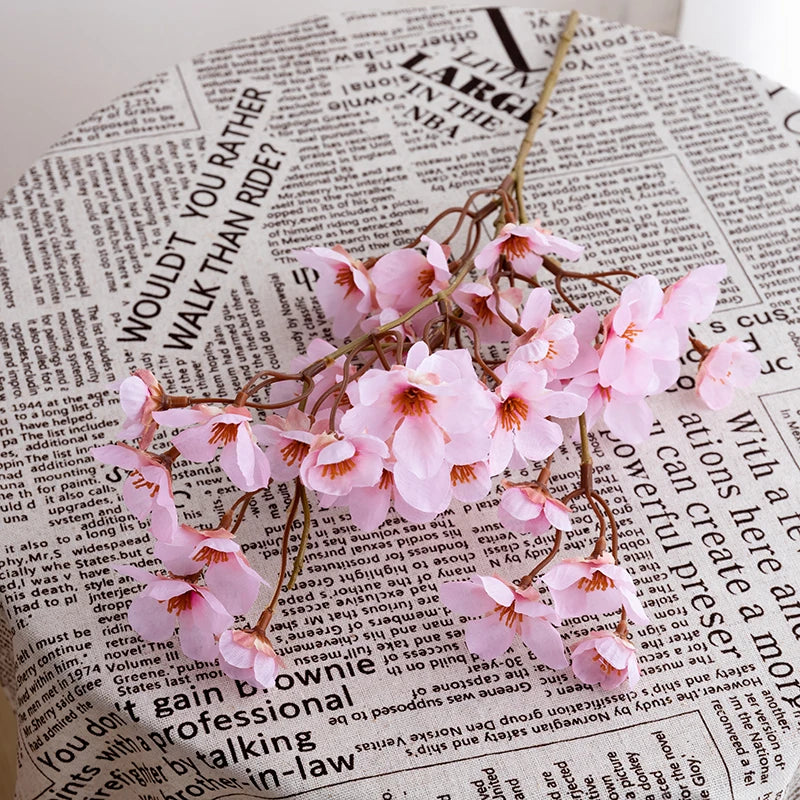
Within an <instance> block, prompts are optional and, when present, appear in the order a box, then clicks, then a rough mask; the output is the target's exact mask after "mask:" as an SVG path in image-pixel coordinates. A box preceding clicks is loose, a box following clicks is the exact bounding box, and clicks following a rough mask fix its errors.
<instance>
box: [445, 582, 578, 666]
mask: <svg viewBox="0 0 800 800" xmlns="http://www.w3.org/2000/svg"><path fill="white" fill-rule="evenodd" d="M439 596H440V598H441V601H442V603H443V605H445V606H446V607H447V608H449V609H450V610H451V611H454V612H455V613H456V614H459V615H461V616H463V617H475V616H479V615H480V619H473V620H470V621H469V622H468V623H467V626H466V629H465V630H466V642H467V648H468V649H469V651H470V653H475V654H476V655H478V656H480V657H481V658H483V659H485V660H487V661H491V660H492V659H495V658H499V657H500V656H502V655H503V653H505V652H506V651H507V650H508V648H509V647H511V643H512V642H513V640H514V636H515V635H517V634H518V635H519V636H521V637H522V641H523V642H524V643H525V644H526V645H527V647H528V648H529V649H530V650H531V652H532V653H533V654H534V655H535V656H536V657H537V658H538V659H539V660H540V661H541V662H542V663H544V664H546V665H547V666H548V667H552V668H553V669H564V667H566V666H567V659H566V656H565V655H564V645H563V644H562V643H561V637H560V636H559V634H558V631H557V630H556V629H555V628H554V627H553V626H554V625H558V624H559V622H560V620H559V618H558V615H557V614H556V613H554V612H553V609H552V608H550V607H549V606H546V605H545V604H544V603H542V602H540V601H539V593H538V590H537V589H536V588H534V587H530V588H528V589H525V590H519V589H517V588H516V587H515V586H512V585H511V584H510V583H506V581H504V580H502V579H501V578H498V577H497V576H492V577H488V576H484V575H473V576H472V578H471V579H470V580H468V581H454V582H452V583H444V584H442V585H441V586H440V587H439Z"/></svg>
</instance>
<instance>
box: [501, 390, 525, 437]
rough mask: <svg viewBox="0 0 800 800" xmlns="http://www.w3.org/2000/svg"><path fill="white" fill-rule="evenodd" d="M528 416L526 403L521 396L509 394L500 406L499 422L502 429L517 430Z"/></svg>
mask: <svg viewBox="0 0 800 800" xmlns="http://www.w3.org/2000/svg"><path fill="white" fill-rule="evenodd" d="M527 418H528V404H527V403H526V402H525V401H524V400H523V399H522V398H521V397H515V396H513V395H512V396H511V397H509V398H507V399H506V400H504V401H503V403H502V405H501V406H500V424H501V425H502V426H503V430H507V431H511V430H515V429H516V430H519V428H520V427H521V426H522V423H523V422H524V421H525V420H526V419H527Z"/></svg>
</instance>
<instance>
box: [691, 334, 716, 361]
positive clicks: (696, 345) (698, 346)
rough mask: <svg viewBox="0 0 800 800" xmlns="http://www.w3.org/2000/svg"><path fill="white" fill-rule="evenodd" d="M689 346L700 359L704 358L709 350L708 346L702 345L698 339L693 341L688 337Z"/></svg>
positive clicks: (692, 337)
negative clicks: (695, 351) (698, 354)
mask: <svg viewBox="0 0 800 800" xmlns="http://www.w3.org/2000/svg"><path fill="white" fill-rule="evenodd" d="M689 344H691V346H692V349H693V350H697V352H698V353H700V357H701V359H702V358H705V357H706V354H707V353H708V351H709V350H710V349H711V348H710V347H708V345H705V344H703V343H702V342H701V341H700V340H699V339H695V338H694V336H690V337H689Z"/></svg>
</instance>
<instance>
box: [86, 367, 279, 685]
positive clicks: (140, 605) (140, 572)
mask: <svg viewBox="0 0 800 800" xmlns="http://www.w3.org/2000/svg"><path fill="white" fill-rule="evenodd" d="M138 384H141V385H138ZM116 388H117V389H118V390H119V392H120V397H121V401H122V406H123V410H124V411H125V412H126V419H125V422H124V423H123V427H122V430H121V434H122V435H126V434H127V435H131V436H132V437H136V436H139V437H141V438H140V440H139V442H138V445H139V446H138V447H132V446H131V445H128V444H124V443H119V444H113V445H105V446H103V447H96V448H94V449H93V450H92V455H93V456H94V457H95V458H96V459H97V460H98V461H100V462H102V463H104V464H110V465H112V466H115V467H119V468H121V469H124V470H127V471H128V472H129V473H130V474H129V476H128V478H127V479H126V481H125V483H124V485H123V498H124V500H125V503H126V505H127V506H128V508H129V509H130V510H131V512H132V513H133V514H134V516H135V517H136V518H137V519H139V520H141V521H142V522H146V521H148V520H149V523H150V525H149V530H150V533H151V534H152V536H153V540H154V546H153V553H154V555H155V556H156V558H158V559H159V560H160V561H161V564H162V566H163V571H159V572H157V573H151V572H148V571H147V570H145V569H142V568H140V567H136V566H131V565H124V564H120V565H117V566H116V569H117V570H118V571H119V572H120V573H122V574H123V575H127V576H129V577H132V578H135V579H136V580H138V581H140V582H141V583H144V584H145V588H144V589H143V591H142V592H141V594H139V595H138V596H137V597H136V598H135V599H134V600H133V602H132V603H131V605H130V608H129V610H128V619H129V621H130V624H131V627H132V628H133V629H134V630H135V631H137V633H139V635H140V636H142V638H144V639H147V640H148V641H152V642H162V641H166V640H167V639H169V638H170V637H172V635H173V634H174V632H175V629H176V628H177V629H178V638H179V641H180V645H181V649H182V650H183V652H184V653H185V654H186V655H187V656H188V657H189V658H192V659H195V660H197V661H213V660H216V659H218V658H219V660H220V665H221V666H222V668H223V670H225V671H226V672H228V674H232V675H233V673H234V672H236V675H235V677H241V675H242V672H241V664H240V663H238V662H241V661H242V658H241V657H239V658H238V662H237V663H236V664H233V663H231V662H230V660H229V657H231V658H233V657H234V656H232V655H231V653H234V652H238V650H237V647H238V648H239V649H241V647H240V645H241V639H242V631H236V630H234V631H232V630H230V629H231V626H232V625H233V623H234V615H238V614H247V613H248V612H249V611H250V609H251V607H252V606H253V603H254V602H255V600H256V597H257V596H258V593H259V590H260V588H261V586H262V584H264V583H265V581H264V579H263V578H262V577H261V576H260V575H259V574H258V573H257V572H256V571H255V570H254V569H253V568H252V567H251V566H250V565H249V563H248V562H247V559H246V558H245V556H244V554H243V553H242V549H241V546H240V545H239V544H238V542H236V541H235V540H234V536H233V534H232V533H231V532H230V531H229V530H227V529H226V528H223V527H217V528H214V529H209V530H205V529H198V528H194V527H192V526H190V525H187V524H180V523H179V520H178V512H177V509H176V506H175V496H174V494H173V490H172V462H173V457H172V456H171V455H166V454H164V455H156V454H154V453H151V452H149V451H147V450H145V449H144V447H145V446H146V445H145V444H143V443H146V444H147V445H149V444H150V443H151V442H152V438H153V434H154V432H155V430H156V428H157V427H158V426H159V425H161V424H172V423H173V422H177V424H186V423H192V422H194V423H195V424H194V426H192V427H190V428H188V429H186V430H185V431H183V432H182V433H180V434H178V435H177V436H176V437H175V438H174V440H173V445H174V448H175V450H176V451H179V452H180V454H181V455H183V456H184V457H186V458H189V459H190V460H193V461H199V462H203V461H211V460H212V458H214V456H215V455H216V453H217V450H218V449H219V448H222V454H221V457H220V464H221V466H222V467H223V469H224V471H225V472H226V474H227V475H228V477H229V478H230V479H231V481H232V482H233V483H234V484H235V485H236V486H238V487H239V488H242V489H245V490H246V491H252V490H254V489H257V488H264V487H266V486H267V485H268V483H269V480H270V471H269V463H268V461H267V459H266V456H265V455H264V453H263V452H261V450H260V449H259V448H258V446H257V445H256V443H255V439H254V437H253V435H252V431H251V429H250V425H249V420H251V419H252V417H251V416H250V414H249V412H247V411H244V410H243V409H239V408H226V409H221V410H218V409H210V408H209V407H207V406H197V407H194V408H191V409H188V408H187V409H164V408H163V406H164V398H165V397H166V395H165V393H164V392H163V390H162V388H161V386H160V385H159V384H158V382H157V381H156V379H155V378H154V377H153V376H152V375H151V374H150V373H149V372H148V371H146V370H138V371H137V372H136V373H134V374H133V375H131V376H130V377H129V378H126V379H125V380H124V381H122V382H121V383H119V384H117V386H116ZM129 398H136V402H135V403H134V402H127V399H129ZM201 576H202V582H201V580H200V578H201ZM231 637H233V638H231ZM248 641H249V643H250V646H251V649H252V648H256V647H258V648H260V650H255V649H254V651H253V652H254V658H255V654H256V653H262V654H263V652H265V651H266V652H269V651H271V646H270V645H269V642H268V640H266V639H265V637H260V636H258V635H257V634H253V635H249V639H248ZM237 642H238V643H239V644H238V645H236V647H234V644H235V643H237ZM273 655H274V653H273ZM275 659H276V660H275V661H274V664H275V665H277V664H278V662H279V659H277V656H275ZM262 662H263V656H262V657H260V658H259V662H258V663H259V670H258V674H259V675H260V676H261V678H265V677H266V676H269V675H270V674H272V673H269V670H267V669H266V668H264V667H263V666H262ZM254 664H255V660H254V661H253V663H251V664H250V665H249V666H250V667H252V668H254ZM276 668H277V667H276ZM251 672H252V670H251ZM272 672H273V673H274V672H275V669H273V671H272ZM248 674H249V673H248ZM254 675H255V673H253V675H251V676H250V677H251V678H252V679H253V680H256V678H255V677H253V676H254ZM271 682H274V676H273V678H272V679H271ZM266 685H271V683H270V682H268V683H266V684H264V686H266Z"/></svg>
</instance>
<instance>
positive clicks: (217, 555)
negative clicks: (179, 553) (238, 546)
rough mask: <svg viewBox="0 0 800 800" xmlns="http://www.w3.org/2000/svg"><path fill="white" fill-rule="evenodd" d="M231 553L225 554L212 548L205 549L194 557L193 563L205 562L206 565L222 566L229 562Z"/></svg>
mask: <svg viewBox="0 0 800 800" xmlns="http://www.w3.org/2000/svg"><path fill="white" fill-rule="evenodd" d="M228 555H229V553H223V552H221V551H220V550H214V548H212V547H204V548H203V549H202V550H200V551H199V552H198V553H197V555H195V556H193V557H192V561H204V562H205V563H206V564H208V565H209V566H211V564H220V563H222V562H223V561H227V560H228Z"/></svg>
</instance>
